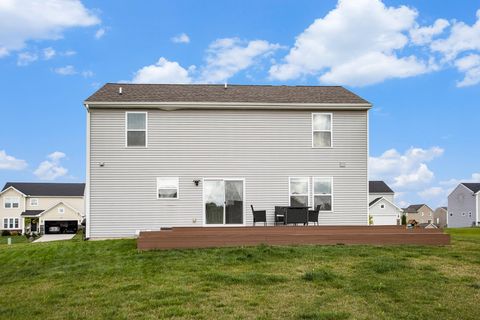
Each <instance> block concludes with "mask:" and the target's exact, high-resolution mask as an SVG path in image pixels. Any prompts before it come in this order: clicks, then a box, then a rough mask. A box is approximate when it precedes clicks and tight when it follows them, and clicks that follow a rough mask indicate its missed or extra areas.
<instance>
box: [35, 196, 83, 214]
mask: <svg viewBox="0 0 480 320" xmlns="http://www.w3.org/2000/svg"><path fill="white" fill-rule="evenodd" d="M31 198H35V199H38V206H31V205H30V197H29V198H27V210H47V209H49V208H51V207H52V206H54V205H56V204H58V203H59V202H64V203H67V204H68V205H70V206H71V207H73V208H75V209H76V210H78V211H79V212H81V213H82V215H83V214H84V212H85V209H84V208H85V200H84V199H83V197H45V196H43V197H37V196H36V197H31Z"/></svg>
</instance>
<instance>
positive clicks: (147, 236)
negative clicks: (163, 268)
mask: <svg viewBox="0 0 480 320" xmlns="http://www.w3.org/2000/svg"><path fill="white" fill-rule="evenodd" d="M259 244H267V245H305V244H312V245H335V244H368V245H402V244H406V245H448V244H450V235H448V234H445V233H443V230H442V229H420V228H416V229H406V228H405V227H402V226H308V227H304V226H301V227H297V226H277V227H273V226H272V227H260V226H259V227H178V228H172V229H169V230H161V231H145V232H141V233H140V236H139V238H138V240H137V248H138V249H139V250H152V249H186V248H214V247H235V246H254V245H259Z"/></svg>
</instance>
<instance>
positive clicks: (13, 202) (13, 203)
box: [3, 197, 20, 209]
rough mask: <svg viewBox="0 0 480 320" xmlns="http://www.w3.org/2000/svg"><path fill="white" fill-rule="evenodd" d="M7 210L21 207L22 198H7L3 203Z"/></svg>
mask: <svg viewBox="0 0 480 320" xmlns="http://www.w3.org/2000/svg"><path fill="white" fill-rule="evenodd" d="M3 205H4V208H5V209H12V208H18V207H19V205H20V198H19V197H5V200H4V202H3Z"/></svg>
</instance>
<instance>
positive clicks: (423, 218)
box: [403, 204, 434, 225]
mask: <svg viewBox="0 0 480 320" xmlns="http://www.w3.org/2000/svg"><path fill="white" fill-rule="evenodd" d="M403 213H404V214H405V215H406V216H407V222H408V223H413V222H415V223H417V224H422V225H423V224H433V222H434V221H433V210H432V209H431V208H430V207H429V206H427V205H426V204H412V205H410V206H408V207H407V208H405V210H404V212H403Z"/></svg>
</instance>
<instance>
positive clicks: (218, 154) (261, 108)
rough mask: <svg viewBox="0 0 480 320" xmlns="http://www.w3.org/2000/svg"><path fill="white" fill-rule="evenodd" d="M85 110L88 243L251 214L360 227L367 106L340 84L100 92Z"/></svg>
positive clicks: (225, 222) (248, 218) (244, 219)
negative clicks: (296, 211) (283, 214)
mask: <svg viewBox="0 0 480 320" xmlns="http://www.w3.org/2000/svg"><path fill="white" fill-rule="evenodd" d="M84 105H85V107H86V110H87V185H86V193H85V196H86V208H85V209H86V236H87V237H90V238H115V237H117V238H118V237H133V236H135V235H136V234H138V232H139V231H141V230H158V229H160V228H163V227H179V226H185V227H203V226H252V225H253V217H252V212H251V210H250V205H253V206H254V208H255V209H258V210H266V215H267V223H268V224H269V225H273V224H274V219H275V218H274V217H275V214H274V207H275V206H289V205H292V206H310V207H316V206H317V205H319V206H320V214H319V223H320V224H324V225H326V224H328V225H367V224H368V180H367V176H368V174H367V165H368V110H369V109H370V108H371V104H370V103H369V102H367V101H366V100H364V99H362V98H360V97H359V96H357V95H355V94H353V93H352V92H350V91H348V90H347V89H345V88H343V87H339V86H331V87H329V86H269V85H228V86H227V85H200V84H198V85H173V84H170V85H169V84H123V83H122V84H113V83H109V84H106V85H104V86H103V87H102V88H100V89H99V90H98V91H97V92H95V93H94V94H93V95H92V96H90V97H89V98H88V99H87V100H86V101H85V102H84ZM247 208H248V210H247Z"/></svg>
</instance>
